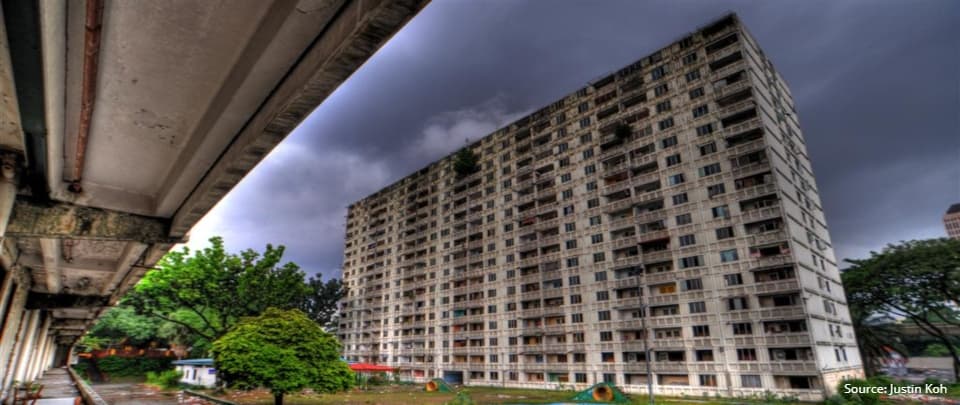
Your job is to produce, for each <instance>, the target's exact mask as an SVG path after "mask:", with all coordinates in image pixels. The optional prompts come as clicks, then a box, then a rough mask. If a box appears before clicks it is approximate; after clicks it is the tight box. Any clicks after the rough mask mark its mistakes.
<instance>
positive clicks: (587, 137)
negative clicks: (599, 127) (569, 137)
mask: <svg viewBox="0 0 960 405" xmlns="http://www.w3.org/2000/svg"><path fill="white" fill-rule="evenodd" d="M591 141H593V135H592V134H583V135H580V144H581V145H586V144H588V143H590V142H591Z"/></svg>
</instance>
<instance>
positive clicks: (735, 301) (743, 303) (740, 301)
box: [727, 297, 750, 311]
mask: <svg viewBox="0 0 960 405" xmlns="http://www.w3.org/2000/svg"><path fill="white" fill-rule="evenodd" d="M727 309H728V310H730V311H739V310H743V309H750V305H748V304H747V297H733V298H728V299H727Z"/></svg>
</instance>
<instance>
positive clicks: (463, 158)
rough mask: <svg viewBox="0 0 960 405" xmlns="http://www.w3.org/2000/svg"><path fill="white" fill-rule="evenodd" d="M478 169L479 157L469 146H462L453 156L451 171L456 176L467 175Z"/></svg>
mask: <svg viewBox="0 0 960 405" xmlns="http://www.w3.org/2000/svg"><path fill="white" fill-rule="evenodd" d="M479 170H480V157H479V156H477V154H476V153H474V152H473V150H472V149H470V148H463V149H460V151H459V152H457V154H456V155H454V157H453V171H455V172H456V173H457V177H467V176H469V175H471V174H474V173H476V172H477V171H479Z"/></svg>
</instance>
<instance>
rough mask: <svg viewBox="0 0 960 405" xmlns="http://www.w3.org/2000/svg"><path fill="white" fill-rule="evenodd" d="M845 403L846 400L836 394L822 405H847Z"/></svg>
mask: <svg viewBox="0 0 960 405" xmlns="http://www.w3.org/2000/svg"><path fill="white" fill-rule="evenodd" d="M847 403H848V402H847V400H846V399H843V397H842V396H840V395H839V394H838V395H834V396H832V397H830V398H827V400H826V401H824V402H823V405H847Z"/></svg>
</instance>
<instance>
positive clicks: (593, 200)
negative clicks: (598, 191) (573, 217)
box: [587, 198, 600, 225]
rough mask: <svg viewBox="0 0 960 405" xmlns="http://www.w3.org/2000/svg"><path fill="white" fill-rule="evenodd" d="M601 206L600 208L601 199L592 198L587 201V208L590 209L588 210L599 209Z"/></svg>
mask: <svg viewBox="0 0 960 405" xmlns="http://www.w3.org/2000/svg"><path fill="white" fill-rule="evenodd" d="M599 206H600V199H599V198H591V199H589V200H587V208H588V209H589V208H597V207H599ZM591 225H592V224H591Z"/></svg>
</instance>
